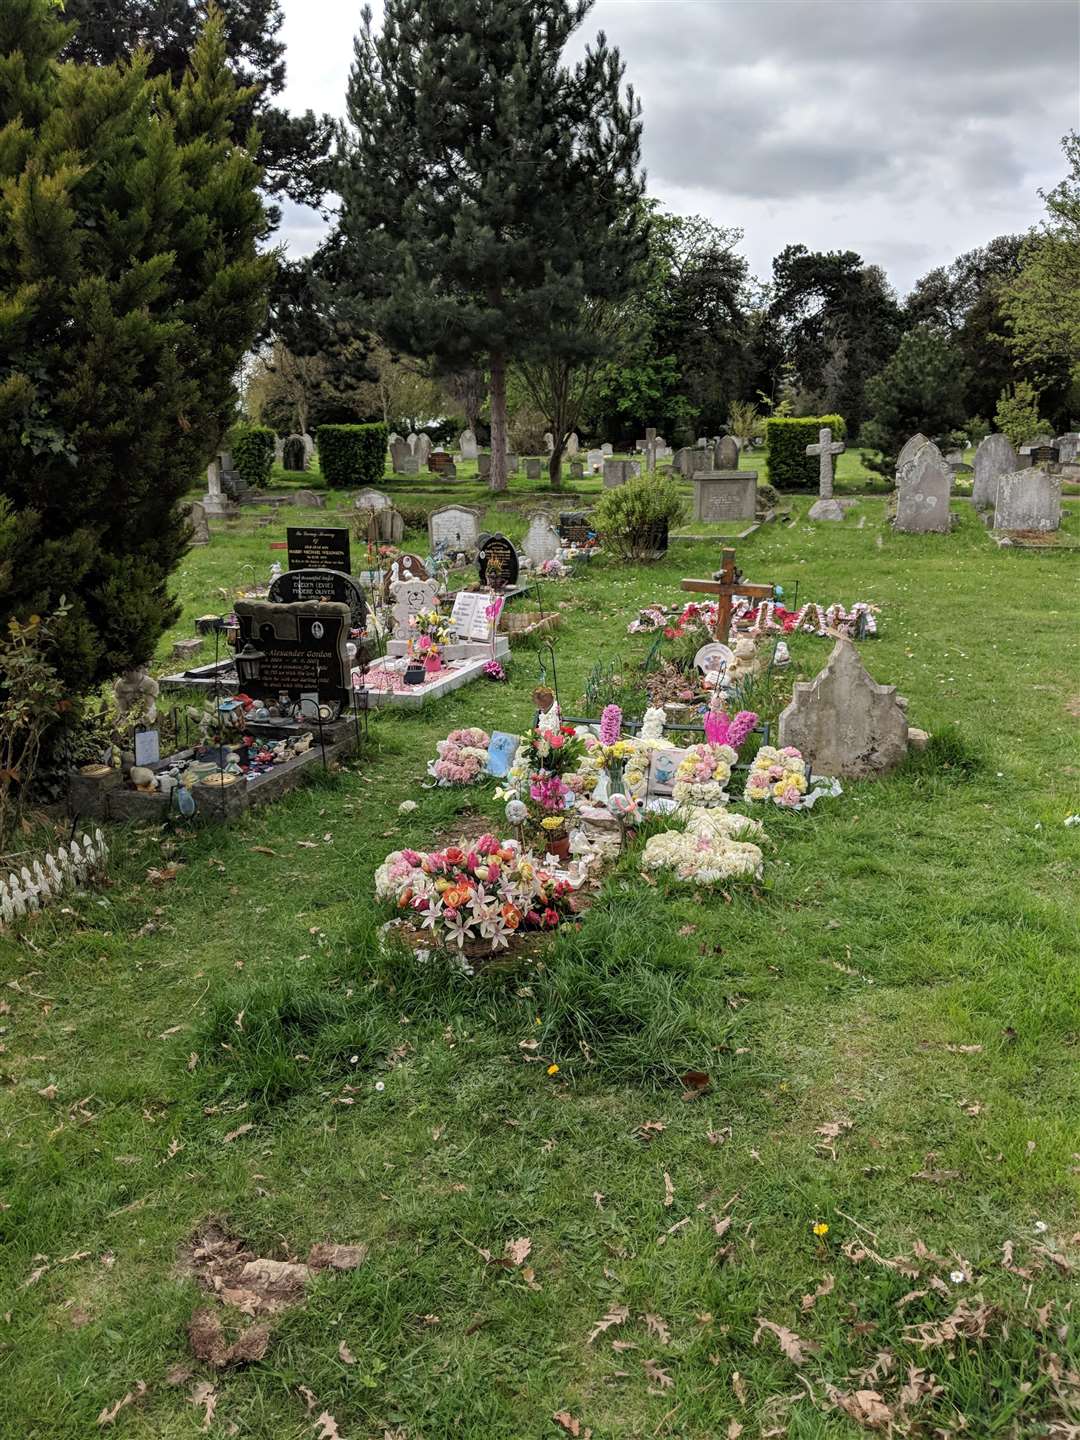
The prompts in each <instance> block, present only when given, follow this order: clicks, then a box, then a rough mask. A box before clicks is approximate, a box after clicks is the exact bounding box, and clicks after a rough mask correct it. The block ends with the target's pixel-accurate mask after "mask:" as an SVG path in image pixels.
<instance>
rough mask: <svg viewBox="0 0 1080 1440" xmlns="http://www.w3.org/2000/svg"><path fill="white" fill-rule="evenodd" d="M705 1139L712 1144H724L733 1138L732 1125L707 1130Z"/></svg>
mask: <svg viewBox="0 0 1080 1440" xmlns="http://www.w3.org/2000/svg"><path fill="white" fill-rule="evenodd" d="M705 1139H706V1140H708V1142H709V1144H710V1145H723V1144H724V1143H725V1141H728V1140H730V1139H731V1126H730V1125H725V1126H724V1128H723V1129H722V1130H706V1131H705Z"/></svg>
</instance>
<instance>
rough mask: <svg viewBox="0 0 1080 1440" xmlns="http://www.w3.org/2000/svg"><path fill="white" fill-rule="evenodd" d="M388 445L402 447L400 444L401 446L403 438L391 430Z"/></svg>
mask: <svg viewBox="0 0 1080 1440" xmlns="http://www.w3.org/2000/svg"><path fill="white" fill-rule="evenodd" d="M386 443H387V444H388V445H400V444H401V436H400V435H399V434H398V433H397V431H396V430H391V431H390V434H389V435H388V436H387V440H386Z"/></svg>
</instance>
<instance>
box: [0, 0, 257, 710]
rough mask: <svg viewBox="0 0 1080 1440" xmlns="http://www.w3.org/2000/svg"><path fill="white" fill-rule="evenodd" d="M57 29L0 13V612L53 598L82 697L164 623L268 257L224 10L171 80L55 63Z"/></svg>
mask: <svg viewBox="0 0 1080 1440" xmlns="http://www.w3.org/2000/svg"><path fill="white" fill-rule="evenodd" d="M68 33H69V31H68V27H67V26H65V25H64V24H63V23H62V21H61V20H60V18H59V14H58V12H57V10H56V9H55V7H54V6H53V5H52V4H51V3H50V0H5V3H4V5H3V6H2V7H0V189H2V192H3V204H2V205H0V297H2V302H0V495H2V496H3V497H5V498H6V499H7V500H8V501H9V502H10V504H11V507H12V509H13V511H14V512H15V515H16V517H17V522H18V525H17V534H16V537H15V540H14V545H13V553H12V555H11V556H10V557H9V559H10V563H9V576H10V578H9V581H8V584H7V588H6V591H5V592H4V593H3V595H2V597H0V600H2V604H0V622H3V623H6V622H7V621H8V620H9V619H11V618H15V619H19V620H26V619H27V617H29V616H30V615H31V614H34V613H37V614H48V613H50V612H51V611H53V610H54V609H55V608H56V604H57V601H58V599H59V596H60V595H61V594H65V595H66V597H67V602H68V606H69V609H68V613H67V616H66V619H65V623H64V638H63V644H62V646H61V647H60V648H59V650H58V652H57V665H58V668H59V672H60V675H61V677H62V679H63V681H64V683H65V684H66V685H67V687H68V689H69V693H79V692H83V691H85V690H86V689H88V688H89V687H92V686H94V685H96V684H98V683H99V682H101V681H103V680H106V679H108V678H109V677H110V676H113V675H115V674H116V673H117V672H118V671H120V670H122V669H124V668H127V667H130V666H132V665H136V664H140V663H142V662H144V661H147V660H149V659H150V657H151V655H152V653H153V649H154V645H155V644H156V642H157V639H158V637H159V636H160V635H161V633H162V631H163V630H164V629H165V628H166V627H167V626H168V625H170V624H171V623H172V622H173V620H174V619H175V618H176V615H177V613H178V610H177V606H176V604H175V602H174V601H173V599H172V598H171V597H170V595H169V591H168V581H169V576H170V574H171V572H172V570H173V569H174V568H175V566H176V565H177V563H178V562H179V560H180V558H181V557H182V555H183V554H184V552H185V550H186V548H187V541H188V533H189V532H188V526H187V523H186V521H185V520H184V519H183V517H182V515H181V514H180V511H179V508H178V504H177V502H178V501H179V500H180V499H181V497H182V496H183V495H184V494H185V492H186V491H187V490H188V488H189V487H190V485H191V484H192V482H193V481H194V480H195V478H196V476H197V475H198V474H199V472H200V470H201V469H202V467H203V466H205V464H206V461H207V458H208V457H209V456H210V455H211V454H212V453H213V451H214V449H215V447H216V446H217V444H218V443H219V441H220V438H221V436H222V433H223V432H224V430H225V428H226V427H227V425H228V423H229V422H230V420H231V419H232V416H233V413H234V409H235V398H236V397H235V386H234V375H235V373H236V370H237V366H238V364H239V362H240V359H241V357H242V356H243V354H244V353H245V351H246V350H247V349H248V348H249V346H250V345H251V343H252V340H253V338H254V336H255V334H256V332H257V330H258V327H259V325H260V323H261V321H262V318H263V314H264V310H265V297H266V291H267V287H268V285H269V282H270V279H271V277H272V274H273V270H274V261H273V259H272V257H269V256H260V255H259V254H258V246H259V243H260V241H261V240H262V239H263V238H264V237H265V235H266V218H265V214H264V211H263V207H262V203H261V201H260V199H259V196H258V185H259V179H260V177H259V169H258V166H257V165H256V163H255V161H254V159H253V158H252V156H251V155H250V154H249V153H248V152H247V150H245V149H244V148H242V147H240V146H238V145H237V144H236V142H235V140H234V138H233V117H234V114H235V111H236V108H237V106H238V105H242V104H244V103H245V101H246V99H247V97H246V96H245V94H244V92H243V91H240V90H238V89H237V86H236V83H235V81H234V80H233V78H232V75H231V73H230V71H229V68H228V65H227V63H226V51H225V41H224V33H223V25H222V20H221V16H220V14H219V13H218V12H217V11H211V14H210V18H209V20H208V22H207V26H206V29H205V30H204V32H203V34H202V36H201V37H200V39H199V40H198V42H197V44H196V46H195V50H194V53H193V56H192V69H191V71H189V72H188V74H186V75H185V77H184V79H183V82H182V83H181V84H180V85H179V86H178V87H174V86H173V85H172V84H171V82H170V80H169V79H168V78H167V77H165V76H162V77H160V78H159V79H157V80H148V79H147V76H146V62H145V60H144V59H142V58H136V60H135V61H133V62H132V63H131V65H126V64H125V65H116V66H100V67H99V66H89V65H76V64H66V65H59V64H57V63H56V56H57V54H58V53H59V51H60V49H61V47H62V46H63V44H64V42H65V40H66V38H67V36H68Z"/></svg>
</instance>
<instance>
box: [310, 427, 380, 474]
mask: <svg viewBox="0 0 1080 1440" xmlns="http://www.w3.org/2000/svg"><path fill="white" fill-rule="evenodd" d="M386 436H387V430H386V426H385V425H377V424H376V425H320V426H319V432H318V440H319V465H320V467H321V469H322V473H323V476H324V478H325V480H326V483H327V484H328V485H334V486H346V485H373V484H374V483H375V482H376V480H381V479H382V477H383V474H384V472H385V470H386Z"/></svg>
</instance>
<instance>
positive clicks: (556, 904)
mask: <svg viewBox="0 0 1080 1440" xmlns="http://www.w3.org/2000/svg"><path fill="white" fill-rule="evenodd" d="M573 893H574V887H573V885H572V884H571V883H570V881H568V880H565V879H557V878H556V877H555V876H554V875H552V874H551V872H550V871H549V870H548V869H546V868H545V867H544V866H542V865H540V864H539V863H538V862H537V861H536V859H535V858H534V857H533V856H531V855H529V854H527V853H526V852H524V851H522V850H521V849H520V847H519V846H518V845H517V844H516V843H515V842H513V841H503V842H500V841H499V840H497V839H496V838H495V836H494V835H481V836H480V838H479V839H478V840H476V841H472V842H469V841H464V840H463V841H461V842H460V843H459V844H458V845H450V846H447V847H446V849H444V850H433V851H431V852H429V853H425V852H423V851H419V850H395V851H394V852H393V853H392V854H390V855H388V856H387V857H386V859H385V860H384V861H383V863H382V864H381V865H380V866H379V868H378V869H377V870H376V872H375V895H376V898H377V899H379V900H382V901H392V902H393V903H394V904H395V905H396V906H397V908H398V910H399V911H402V912H403V914H404V916H405V918H407V919H409V920H410V921H411V922H412V924H413V925H414V926H415V927H417V928H419V929H420V931H421V932H423V931H428V932H430V935H431V939H432V942H433V944H435V945H437V946H439V947H440V948H442V949H451V948H453V947H456V948H457V949H458V950H459V951H463V950H465V949H466V948H468V949H469V950H470V952H472V951H481V952H484V951H486V952H489V953H492V954H493V953H494V952H495V951H496V950H499V949H505V948H507V947H508V946H509V944H510V941H511V939H512V938H513V936H514V935H515V934H517V933H518V932H521V931H530V930H554V929H555V928H556V926H557V925H558V924H559V923H560V921H562V920H563V919H565V918H566V917H567V916H568V915H570V914H572V913H573V912H572V904H571V901H572V898H573Z"/></svg>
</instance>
